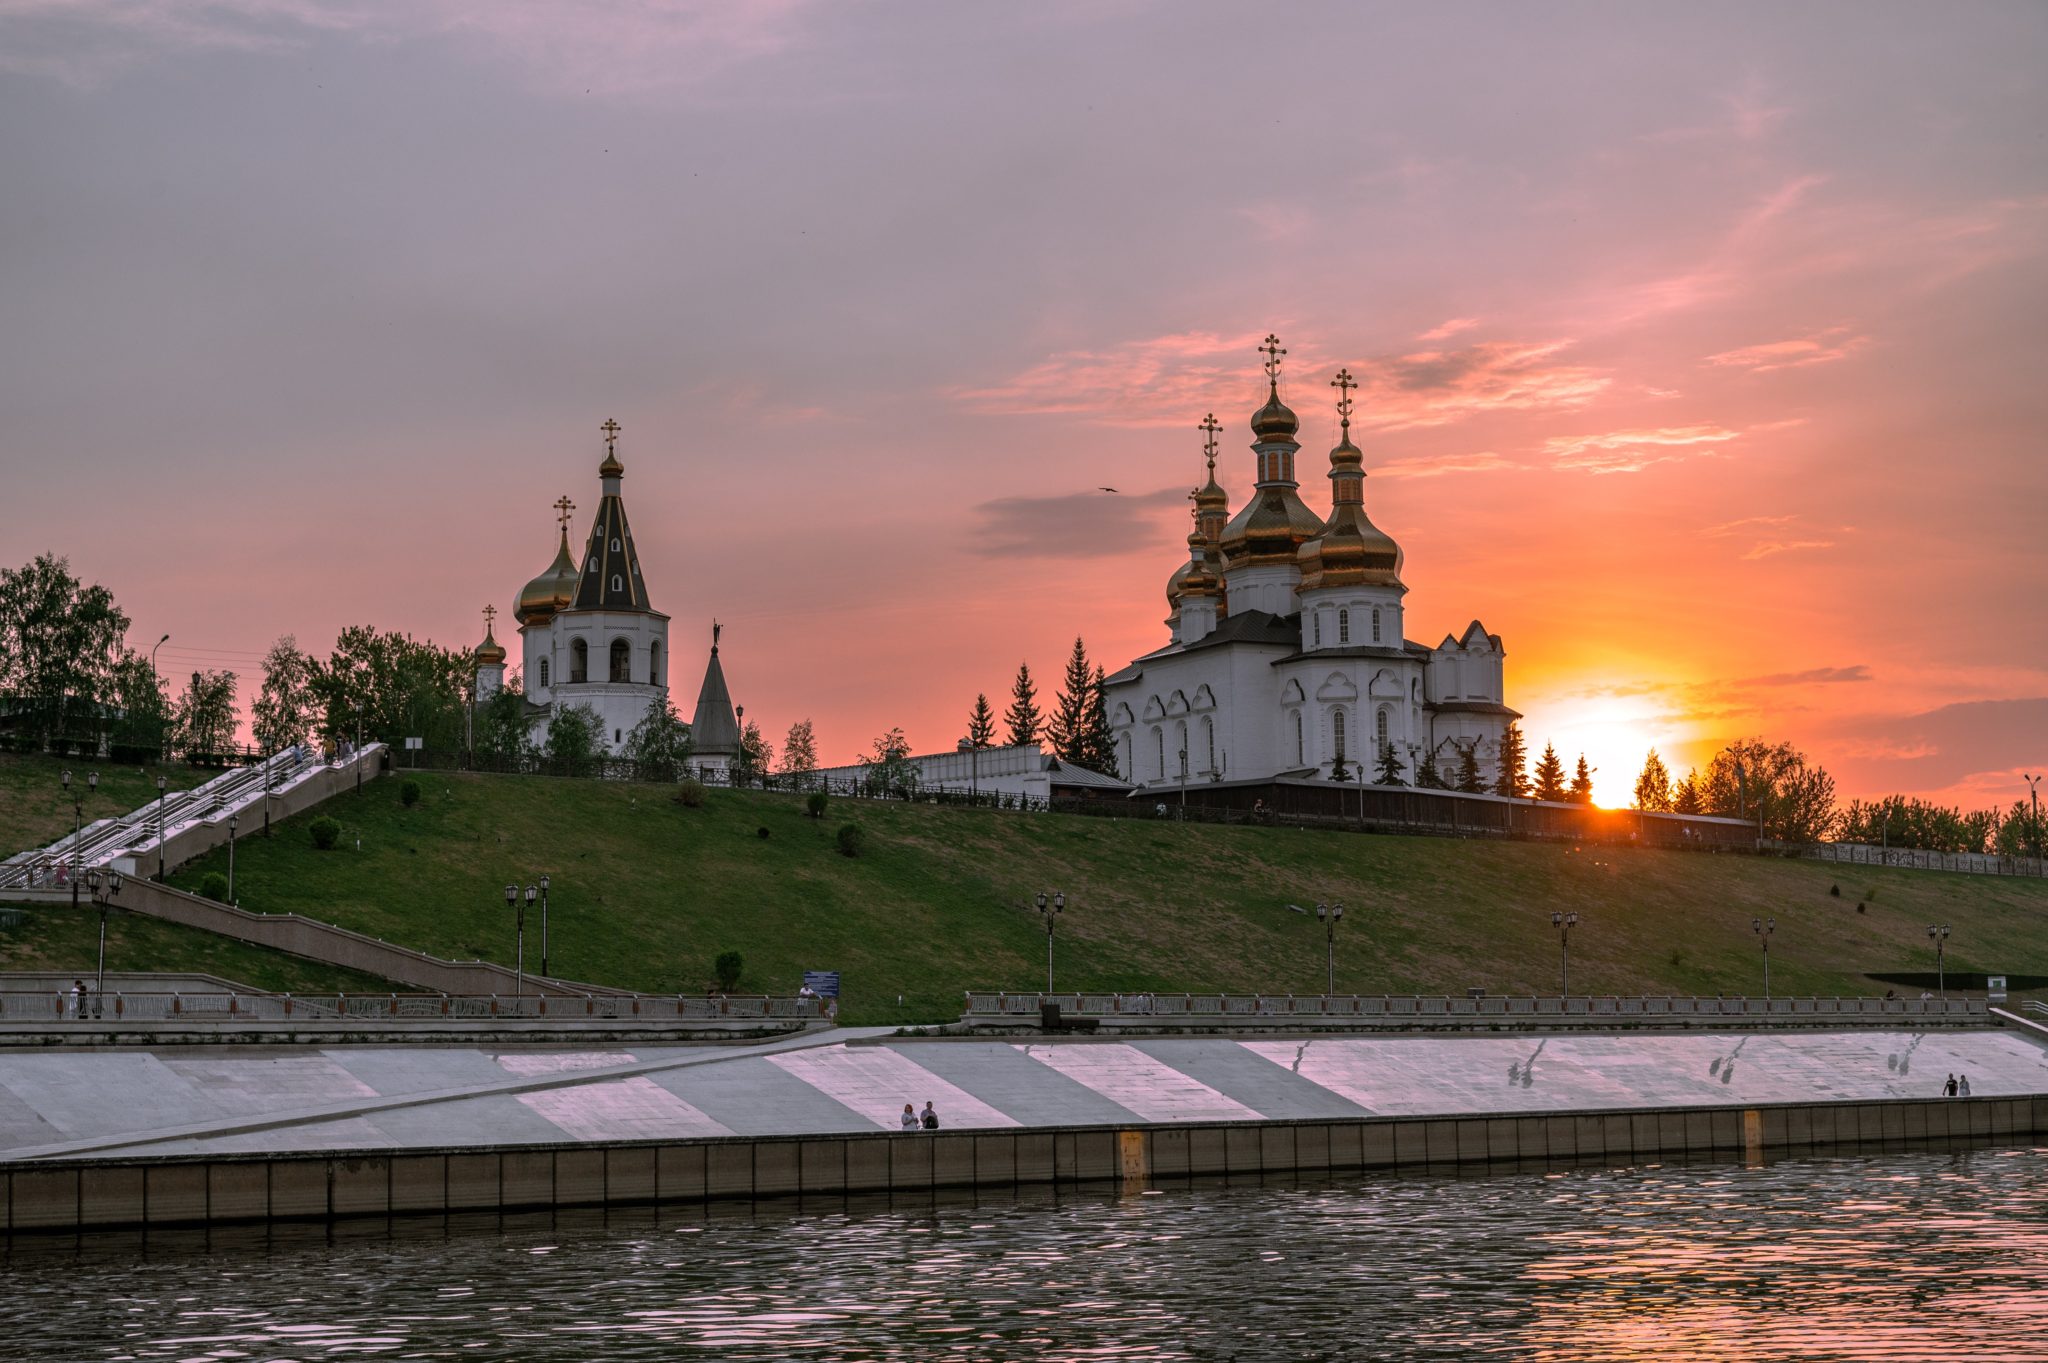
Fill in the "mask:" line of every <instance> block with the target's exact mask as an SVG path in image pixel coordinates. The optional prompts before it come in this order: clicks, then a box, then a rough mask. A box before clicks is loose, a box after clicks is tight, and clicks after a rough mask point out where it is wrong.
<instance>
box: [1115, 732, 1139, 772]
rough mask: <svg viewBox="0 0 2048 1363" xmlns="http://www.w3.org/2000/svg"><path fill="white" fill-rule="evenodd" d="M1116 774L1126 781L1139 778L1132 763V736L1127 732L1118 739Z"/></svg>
mask: <svg viewBox="0 0 2048 1363" xmlns="http://www.w3.org/2000/svg"><path fill="white" fill-rule="evenodd" d="M1116 774H1117V776H1118V777H1120V778H1121V779H1123V780H1125V781H1133V780H1136V779H1137V776H1138V773H1137V770H1136V768H1134V767H1133V766H1132V765H1131V736H1130V735H1129V734H1125V735H1124V736H1123V737H1121V738H1119V739H1117V741H1116Z"/></svg>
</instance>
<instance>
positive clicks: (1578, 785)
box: [1571, 753, 1599, 805]
mask: <svg viewBox="0 0 2048 1363" xmlns="http://www.w3.org/2000/svg"><path fill="white" fill-rule="evenodd" d="M1597 770H1599V769H1598V768H1597V767H1589V766H1587V765H1586V755H1585V754H1584V753H1580V754H1579V768H1578V770H1577V771H1575V772H1573V773H1572V791H1571V798H1572V803H1573V804H1580V805H1589V804H1592V803H1593V773H1594V772H1595V771H1597Z"/></svg>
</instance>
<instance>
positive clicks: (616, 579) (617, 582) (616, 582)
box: [612, 573, 626, 592]
mask: <svg viewBox="0 0 2048 1363" xmlns="http://www.w3.org/2000/svg"><path fill="white" fill-rule="evenodd" d="M612 590H613V591H615V592H622V591H624V590H626V579H625V578H623V577H620V576H619V575H618V574H617V573H613V574H612Z"/></svg>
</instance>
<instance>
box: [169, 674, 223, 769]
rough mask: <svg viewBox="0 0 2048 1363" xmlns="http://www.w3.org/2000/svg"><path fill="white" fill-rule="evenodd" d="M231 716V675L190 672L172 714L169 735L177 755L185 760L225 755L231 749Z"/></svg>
mask: <svg viewBox="0 0 2048 1363" xmlns="http://www.w3.org/2000/svg"><path fill="white" fill-rule="evenodd" d="M235 716H236V707H235V674H234V673H232V672H194V673H193V674H192V680H191V682H189V683H188V684H187V685H186V687H185V693H184V695H182V696H180V697H179V698H178V705H177V709H176V710H175V711H174V712H173V718H172V732H173V733H174V734H175V735H176V742H177V746H178V749H179V751H181V752H183V753H184V754H185V756H186V757H187V758H188V759H204V758H210V757H214V756H217V755H219V754H221V753H224V752H226V751H227V750H228V749H229V748H230V747H232V746H233V745H234V741H235Z"/></svg>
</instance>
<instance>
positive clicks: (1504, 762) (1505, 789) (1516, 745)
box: [1493, 724, 1529, 799]
mask: <svg viewBox="0 0 2048 1363" xmlns="http://www.w3.org/2000/svg"><path fill="white" fill-rule="evenodd" d="M1528 765H1529V750H1528V747H1527V746H1526V744H1525V743H1524V741H1523V739H1522V726H1521V725H1519V724H1510V725H1508V727H1507V732H1506V733H1503V734H1502V735H1501V736H1500V758H1499V761H1498V763H1497V766H1498V770H1497V771H1496V773H1495V775H1494V778H1493V793H1494V794H1495V795H1506V796H1510V797H1512V798H1514V799H1520V798H1521V797H1523V796H1525V795H1527V794H1528V793H1529V775H1528V772H1527V771H1526V770H1524V769H1525V768H1526V767H1527V766H1528Z"/></svg>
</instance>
